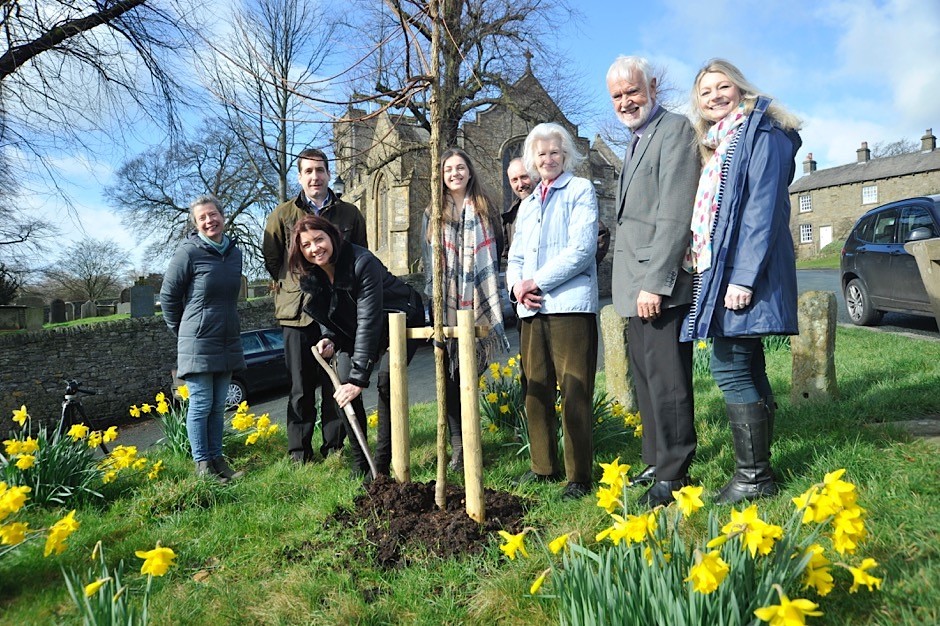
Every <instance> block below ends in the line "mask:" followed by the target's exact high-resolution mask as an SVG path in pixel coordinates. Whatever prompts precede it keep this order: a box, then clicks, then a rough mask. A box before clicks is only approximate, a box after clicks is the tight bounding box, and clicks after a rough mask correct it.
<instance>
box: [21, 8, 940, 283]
mask: <svg viewBox="0 0 940 626" xmlns="http://www.w3.org/2000/svg"><path fill="white" fill-rule="evenodd" d="M337 1H340V0H337ZM572 4H574V5H576V7H577V11H578V12H579V13H580V17H582V18H583V19H581V20H577V19H572V20H562V23H561V25H560V26H559V28H561V29H563V30H562V31H561V32H560V33H559V34H560V35H561V37H560V42H559V44H558V46H557V50H558V54H559V55H564V56H565V58H568V59H570V61H571V66H572V67H573V68H574V70H575V72H576V74H577V76H578V78H577V80H578V81H579V83H578V84H579V87H580V88H581V89H582V90H583V94H584V96H583V97H584V99H585V102H586V105H585V108H586V109H588V110H591V111H594V112H595V115H593V116H592V115H588V116H585V118H584V119H583V120H580V121H581V126H580V134H581V135H582V136H584V137H588V138H593V137H594V133H595V132H596V131H597V126H598V124H599V121H598V120H600V119H601V118H603V117H604V116H609V115H610V113H609V110H610V109H611V106H610V103H609V96H608V93H607V90H606V84H605V81H604V77H605V74H606V72H607V68H608V67H609V66H610V64H611V62H612V61H613V60H614V59H615V58H616V57H617V56H618V55H620V54H628V55H633V54H635V55H641V56H645V57H646V58H647V59H649V60H650V61H651V63H652V64H653V65H654V67H657V68H661V69H662V70H663V71H664V72H665V75H666V79H667V82H668V83H669V84H671V85H672V86H673V87H674V88H675V90H676V91H675V93H676V94H677V98H676V100H677V104H679V105H680V106H682V107H686V101H687V94H688V91H689V89H690V88H691V84H692V81H693V80H694V77H695V74H696V72H697V71H698V69H699V68H700V67H701V66H702V65H703V64H704V63H705V62H706V61H707V60H708V59H710V58H713V57H723V58H725V59H727V60H729V61H731V62H732V63H734V64H735V65H737V66H738V67H739V68H740V69H741V70H742V71H743V73H744V75H745V76H746V77H747V78H748V80H750V81H751V82H752V83H753V84H754V85H756V86H757V87H758V88H759V89H760V90H761V91H763V92H765V93H767V94H770V95H772V96H774V97H775V98H776V99H777V101H778V102H780V103H781V104H783V105H784V106H786V107H787V108H789V109H790V110H791V111H793V112H794V113H796V114H797V115H798V116H799V117H800V118H801V119H802V120H803V130H802V131H801V135H802V138H803V148H802V149H801V151H800V153H799V154H798V155H797V160H798V167H797V172H798V175H799V173H802V166H801V165H799V163H802V161H803V159H804V158H805V157H806V154H807V153H808V152H811V153H812V154H813V156H814V158H815V160H816V161H817V165H818V168H820V169H822V168H826V167H833V166H837V165H843V164H847V163H851V162H854V161H855V158H856V157H855V150H856V149H858V148H859V146H860V144H861V142H862V141H867V142H868V144H869V146H872V145H874V144H876V143H879V142H883V143H889V142H892V141H896V140H899V139H907V140H912V141H915V142H918V143H919V142H920V137H921V136H922V135H923V134H924V132H925V130H926V129H928V128H931V129H933V130H934V134H935V135H937V134H940V1H937V0H736V1H734V2H731V1H728V0H709V1H708V2H707V3H706V2H701V1H699V0H648V1H646V2H630V1H628V0H619V1H613V0H607V1H600V0H580V1H577V2H572ZM702 7H707V10H706V9H703V8H702ZM533 71H534V72H535V74H536V76H537V77H538V76H539V75H540V68H539V67H538V65H537V64H534V65H533ZM547 74H548V72H547V71H546V72H545V74H544V75H547ZM685 110H687V108H686V109H685ZM128 156H130V155H127V154H123V153H121V151H119V150H107V149H105V150H102V151H101V153H100V154H98V155H96V156H88V155H85V156H81V155H77V156H75V155H73V156H71V157H70V158H66V159H63V161H62V163H61V168H62V169H61V178H60V181H59V182H60V183H63V185H64V186H65V187H66V189H67V190H68V191H69V193H70V195H71V196H72V197H73V199H74V201H75V206H76V208H77V214H78V218H79V223H76V222H75V221H74V220H73V219H72V218H70V217H68V216H66V215H64V213H65V211H64V210H63V209H62V208H61V207H56V206H55V204H54V198H53V200H52V202H53V204H52V205H50V197H49V196H48V195H43V194H35V195H30V196H28V197H26V198H25V199H24V206H26V207H32V208H33V210H36V211H41V212H43V213H44V214H46V215H48V214H49V212H50V211H53V214H57V213H56V212H61V213H62V215H61V216H60V218H61V219H62V220H63V224H66V228H64V229H63V236H64V238H65V239H66V240H68V239H80V238H81V237H82V235H83V234H85V233H87V234H89V235H91V236H93V237H95V238H98V239H105V238H107V239H114V240H116V241H117V242H118V243H120V244H121V245H123V246H125V247H126V248H127V249H128V250H129V251H130V252H129V257H130V258H131V259H132V260H133V262H134V263H135V265H137V266H140V264H141V260H140V259H139V255H138V254H137V252H136V251H135V250H139V249H141V248H142V246H138V245H136V244H135V242H134V240H133V236H132V234H131V233H128V232H127V231H126V230H125V229H124V228H123V226H122V225H121V223H120V220H119V219H118V218H117V217H116V216H115V213H114V211H113V209H111V208H110V207H109V206H108V204H107V203H106V201H105V199H104V197H103V195H102V190H103V188H104V187H105V186H106V185H107V184H108V183H109V182H110V181H111V176H112V174H113V172H114V171H115V170H117V168H118V167H119V166H120V164H121V162H122V160H123V159H124V158H127V157H128ZM938 191H940V190H938ZM50 207H51V208H50ZM69 222H71V224H70V225H68V223H69Z"/></svg>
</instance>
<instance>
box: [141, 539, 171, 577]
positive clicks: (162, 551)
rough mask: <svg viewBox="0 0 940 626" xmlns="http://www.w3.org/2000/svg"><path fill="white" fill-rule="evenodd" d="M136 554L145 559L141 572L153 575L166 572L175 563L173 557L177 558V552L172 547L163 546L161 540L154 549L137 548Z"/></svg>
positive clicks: (161, 574) (160, 574)
mask: <svg viewBox="0 0 940 626" xmlns="http://www.w3.org/2000/svg"><path fill="white" fill-rule="evenodd" d="M134 554H136V555H137V557H138V558H141V559H143V560H144V564H143V565H141V567H140V573H141V574H150V575H151V576H163V575H164V574H166V572H167V570H168V569H170V566H171V565H173V559H175V558H176V553H175V552H173V550H171V549H170V548H164V547H161V546H160V542H159V541H158V542H157V547H156V548H154V549H153V550H147V551H143V550H137V551H136V552H135V553H134Z"/></svg>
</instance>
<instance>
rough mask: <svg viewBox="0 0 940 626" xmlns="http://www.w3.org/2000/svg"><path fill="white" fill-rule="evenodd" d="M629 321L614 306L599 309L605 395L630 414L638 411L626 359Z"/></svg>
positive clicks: (631, 377) (634, 388) (628, 363)
mask: <svg viewBox="0 0 940 626" xmlns="http://www.w3.org/2000/svg"><path fill="white" fill-rule="evenodd" d="M629 323H630V322H629V320H628V319H627V318H625V317H621V316H620V314H619V313H617V311H616V310H614V305H612V304H608V305H607V306H605V307H604V308H602V309H601V335H602V336H603V338H604V371H605V372H606V374H607V393H608V394H609V395H610V396H611V399H616V400H619V401H620V404H621V405H623V408H624V409H626V410H627V411H629V412H630V413H636V412H637V411H638V410H639V407H638V406H637V401H636V387H635V386H634V384H633V376H632V375H631V374H630V360H629V359H628V358H627V328H628V325H629Z"/></svg>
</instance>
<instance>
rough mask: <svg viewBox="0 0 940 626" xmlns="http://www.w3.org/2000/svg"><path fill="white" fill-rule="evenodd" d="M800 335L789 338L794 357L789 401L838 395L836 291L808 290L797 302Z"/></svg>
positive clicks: (828, 397)
mask: <svg viewBox="0 0 940 626" xmlns="http://www.w3.org/2000/svg"><path fill="white" fill-rule="evenodd" d="M797 315H798V323H799V325H800V334H799V335H795V336H793V337H790V353H791V355H792V357H793V373H792V378H793V381H792V386H791V387H790V402H792V403H793V404H800V403H804V402H813V401H819V400H833V399H835V398H838V397H839V386H838V384H837V382H836V294H835V293H833V292H832V291H807V292H805V293H803V294H801V295H800V299H799V301H798V304H797Z"/></svg>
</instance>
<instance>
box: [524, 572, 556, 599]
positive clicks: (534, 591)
mask: <svg viewBox="0 0 940 626" xmlns="http://www.w3.org/2000/svg"><path fill="white" fill-rule="evenodd" d="M551 571H552V570H551V569H547V570H545V571H544V572H542V574H541V576H539V577H538V578H536V579H535V582H533V583H532V586H531V587H529V595H530V596H534V595H535V594H537V593H538V592H539V589H541V588H542V584H543V583H544V582H545V579H546V578H548V574H549V572H551Z"/></svg>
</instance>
